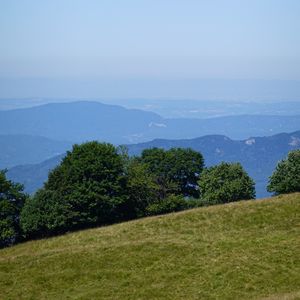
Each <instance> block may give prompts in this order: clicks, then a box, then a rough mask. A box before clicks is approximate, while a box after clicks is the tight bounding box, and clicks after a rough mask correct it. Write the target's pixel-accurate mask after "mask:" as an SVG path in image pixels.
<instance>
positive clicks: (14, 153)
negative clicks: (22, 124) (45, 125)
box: [0, 135, 72, 169]
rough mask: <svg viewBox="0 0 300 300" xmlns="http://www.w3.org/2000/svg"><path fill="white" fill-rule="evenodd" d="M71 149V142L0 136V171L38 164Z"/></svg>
mask: <svg viewBox="0 0 300 300" xmlns="http://www.w3.org/2000/svg"><path fill="white" fill-rule="evenodd" d="M71 147H72V143H71V142H65V141H55V140H51V139H48V138H45V137H41V136H31V135H0V169H3V168H11V167H13V166H16V165H21V164H35V163H39V162H42V161H44V160H46V159H48V158H50V157H53V156H55V155H58V154H60V153H64V152H66V151H67V150H68V149H71Z"/></svg>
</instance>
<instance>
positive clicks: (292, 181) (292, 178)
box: [267, 150, 300, 194]
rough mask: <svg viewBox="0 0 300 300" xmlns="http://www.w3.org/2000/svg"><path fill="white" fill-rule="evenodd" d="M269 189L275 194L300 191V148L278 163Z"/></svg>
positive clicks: (270, 180)
mask: <svg viewBox="0 0 300 300" xmlns="http://www.w3.org/2000/svg"><path fill="white" fill-rule="evenodd" d="M267 189H268V191H269V192H273V193H274V194H284V193H293V192H300V150H294V151H291V152H290V153H289V154H288V157H287V158H286V159H284V160H282V161H281V162H279V163H278V165H277V167H276V169H275V171H274V173H273V174H272V176H271V177H270V179H269V185H268V187H267Z"/></svg>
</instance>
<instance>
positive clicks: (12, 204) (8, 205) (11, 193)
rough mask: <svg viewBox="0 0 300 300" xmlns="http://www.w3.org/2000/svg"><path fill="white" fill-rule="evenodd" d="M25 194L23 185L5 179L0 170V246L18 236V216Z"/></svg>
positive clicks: (12, 241)
mask: <svg viewBox="0 0 300 300" xmlns="http://www.w3.org/2000/svg"><path fill="white" fill-rule="evenodd" d="M26 197H27V196H26V195H25V194H24V193H23V186H22V185H20V184H17V183H13V182H11V181H10V180H7V179H6V176H5V171H0V248H1V247H3V246H7V245H10V244H12V243H14V242H15V241H17V240H18V239H19V238H20V226H19V217H20V211H21V209H22V207H23V205H24V202H25V199H26Z"/></svg>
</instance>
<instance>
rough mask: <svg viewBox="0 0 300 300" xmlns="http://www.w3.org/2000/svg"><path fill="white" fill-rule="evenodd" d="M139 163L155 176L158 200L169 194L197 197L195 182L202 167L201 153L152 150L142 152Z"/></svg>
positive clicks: (190, 150) (176, 149) (189, 150)
mask: <svg viewBox="0 0 300 300" xmlns="http://www.w3.org/2000/svg"><path fill="white" fill-rule="evenodd" d="M141 161H142V162H143V163H145V164H146V165H147V168H148V170H149V172H151V173H153V174H154V175H155V176H156V181H157V183H158V184H159V186H160V198H165V197H167V196H168V195H170V194H175V195H184V196H193V197H197V196H198V195H199V192H198V189H197V187H198V185H197V181H198V179H199V175H200V173H201V172H202V170H203V166H204V160H203V156H202V155H201V153H199V152H196V151H194V150H192V149H190V148H187V149H183V148H172V149H170V150H167V151H165V150H163V149H159V148H152V149H146V150H144V151H143V152H142V155H141Z"/></svg>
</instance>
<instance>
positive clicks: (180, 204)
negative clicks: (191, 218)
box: [146, 195, 190, 216]
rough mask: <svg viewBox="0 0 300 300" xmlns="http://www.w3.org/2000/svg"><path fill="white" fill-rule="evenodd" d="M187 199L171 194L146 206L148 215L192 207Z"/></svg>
mask: <svg viewBox="0 0 300 300" xmlns="http://www.w3.org/2000/svg"><path fill="white" fill-rule="evenodd" d="M187 201H188V200H185V199H184V198H183V197H182V196H176V195H170V196H168V197H167V198H166V199H163V200H160V201H158V202H156V203H153V204H151V205H149V206H148V207H147V208H146V211H147V215H149V216H154V215H162V214H167V213H170V212H176V211H181V210H185V209H188V208H190V207H189V204H188V202H187Z"/></svg>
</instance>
